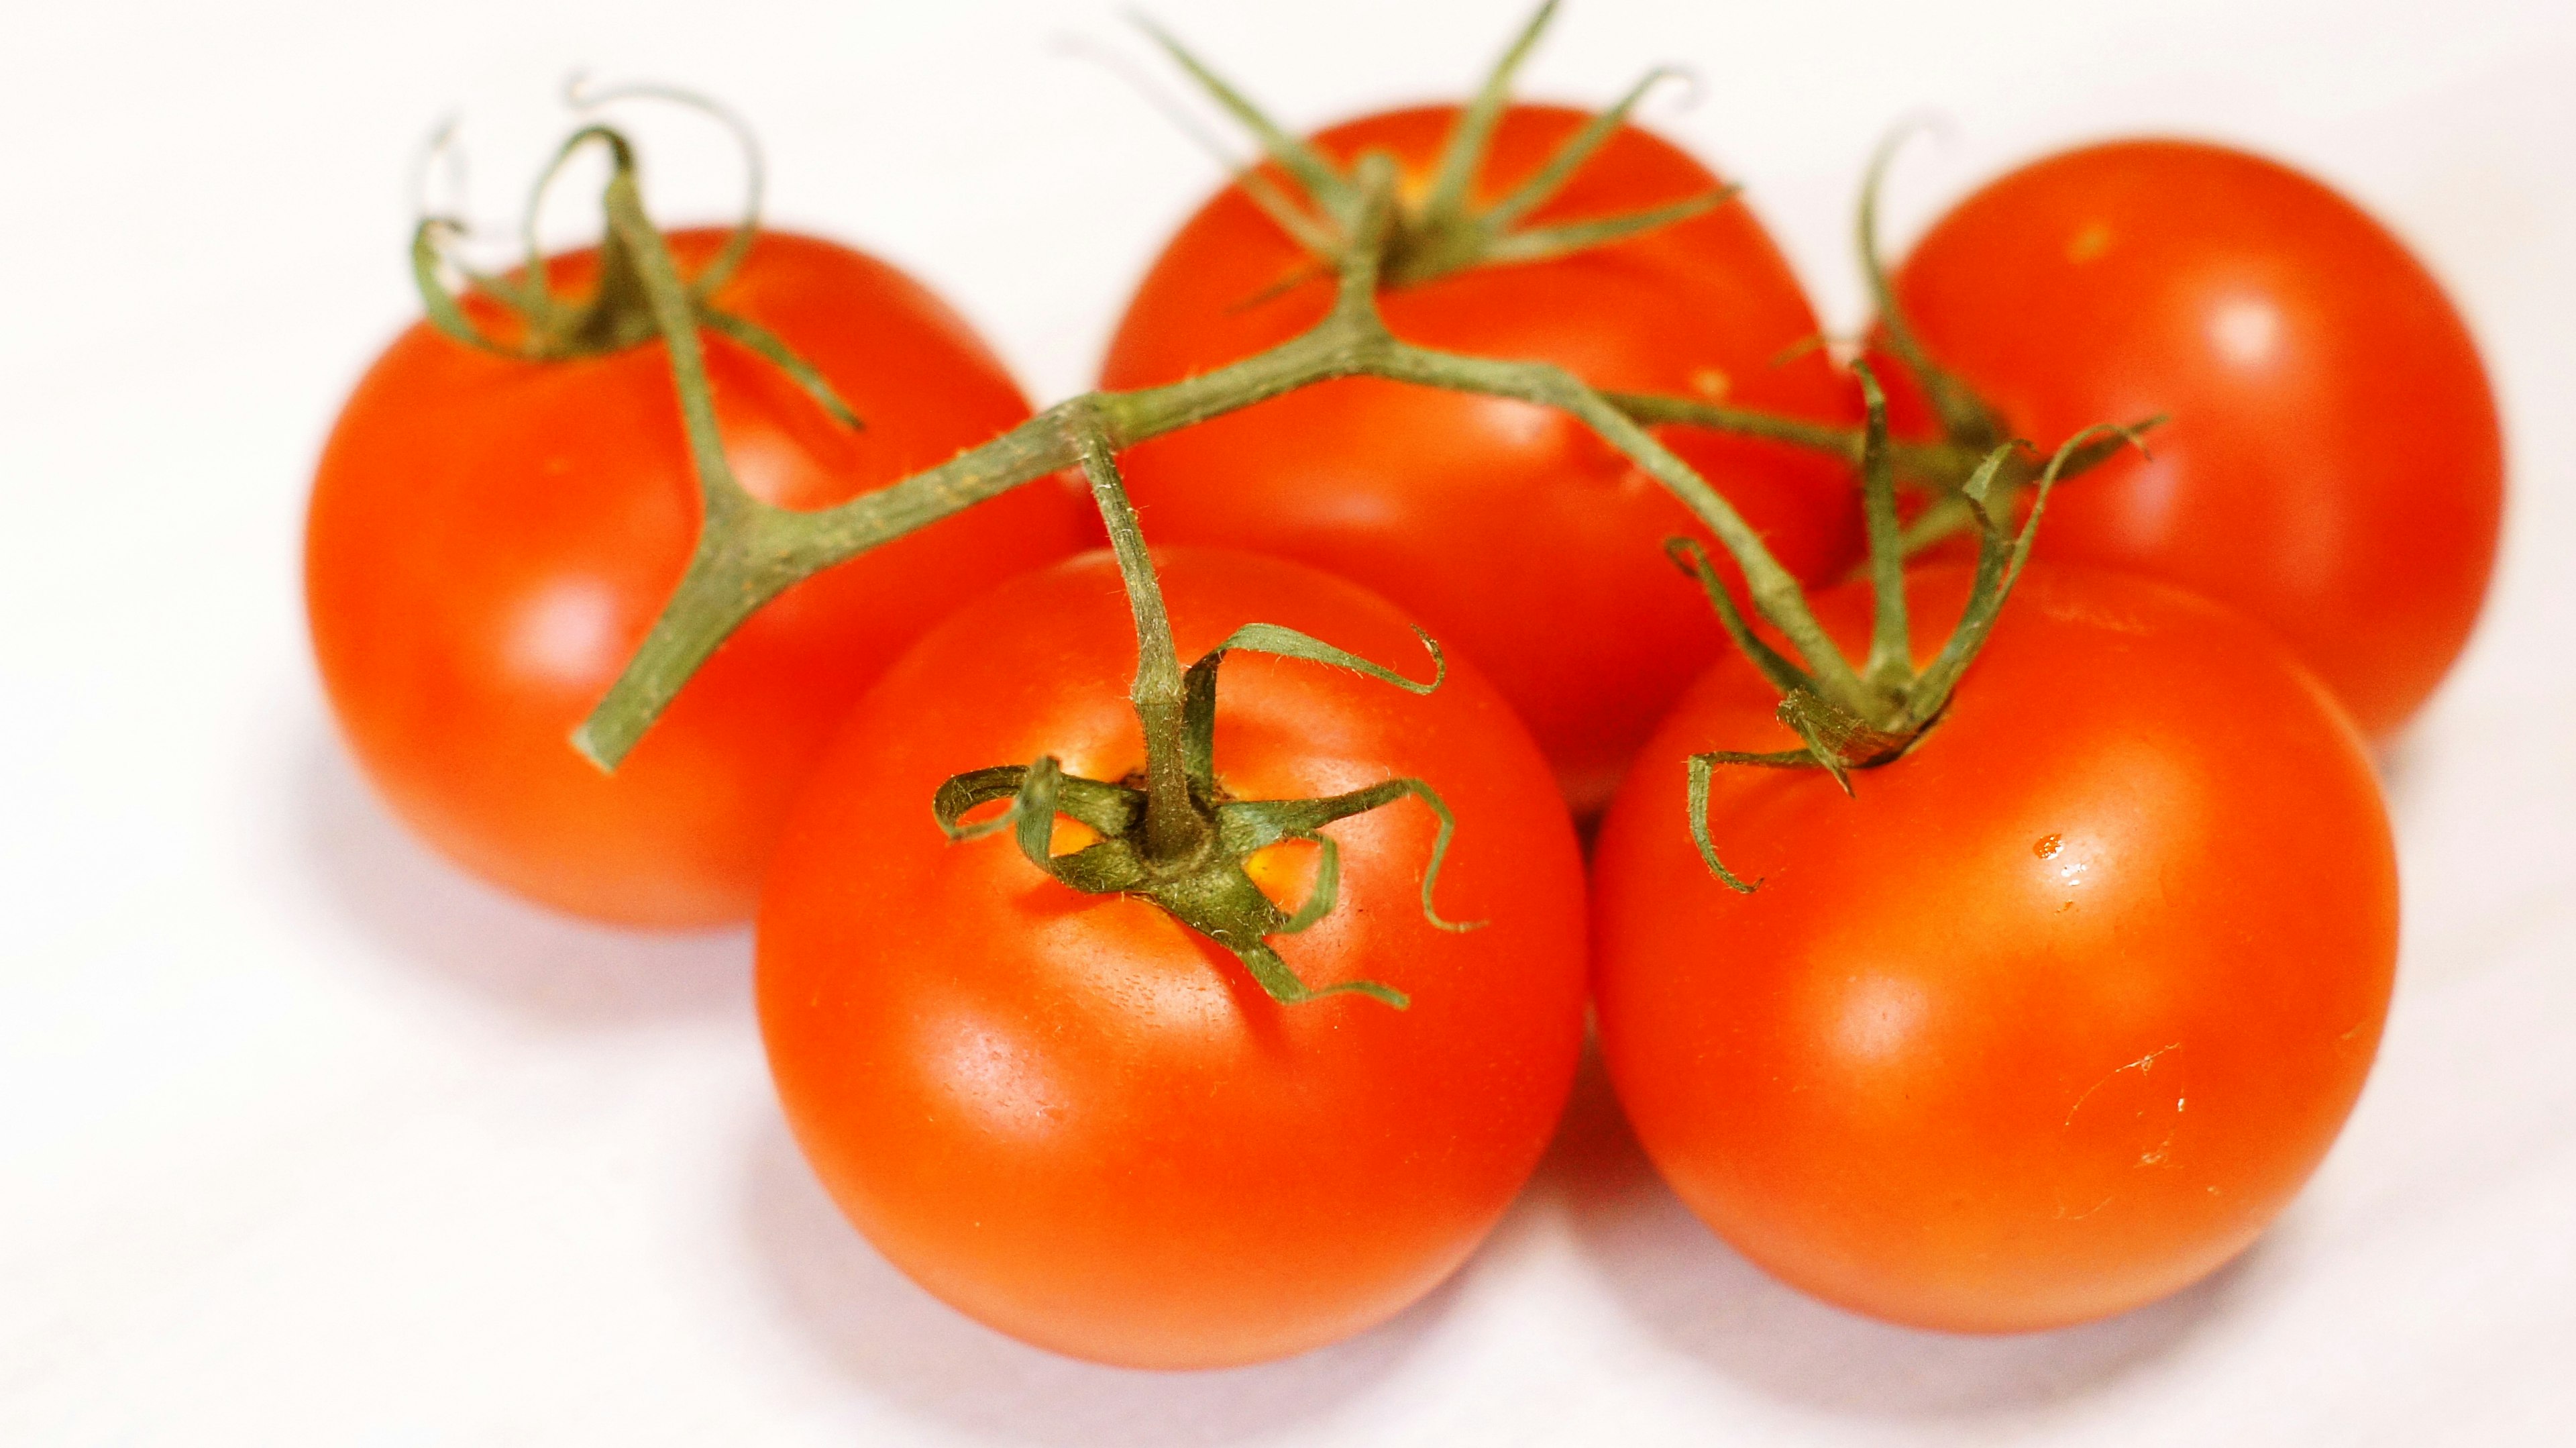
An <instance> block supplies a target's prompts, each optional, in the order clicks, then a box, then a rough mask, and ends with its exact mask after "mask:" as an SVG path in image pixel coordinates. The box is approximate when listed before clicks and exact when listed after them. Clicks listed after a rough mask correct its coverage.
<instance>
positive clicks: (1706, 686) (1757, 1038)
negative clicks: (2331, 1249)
mask: <svg viewBox="0 0 2576 1448" xmlns="http://www.w3.org/2000/svg"><path fill="white" fill-rule="evenodd" d="M1965 592H1966V581H1965V574H1964V572H1963V571H1960V570H1953V569H1948V568H1935V569H1931V570H1927V571H1925V572H1924V573H1921V574H1918V575H1917V578H1916V586H1915V588H1914V589H1913V590H1912V596H1913V597H1914V599H1915V602H1916V604H1917V607H1918V609H1919V610H1923V611H1924V612H1920V613H1918V623H1917V628H1916V635H1917V637H1918V638H1919V639H1925V640H1937V639H1938V638H1939V637H1940V630H1939V629H1935V628H1926V627H1924V623H1925V622H1927V621H1928V622H1930V623H1933V624H1938V625H1946V623H1947V621H1948V620H1949V619H1951V618H1954V617H1956V615H1957V612H1958V609H1959V607H1960V603H1961V600H1962V599H1963V597H1964V596H1965ZM1820 607H1821V608H1822V609H1823V610H1824V611H1825V612H1826V613H1827V616H1828V617H1829V618H1830V619H1832V620H1833V621H1834V623H1835V626H1836V631H1837V633H1838V634H1839V635H1840V636H1842V637H1843V638H1845V639H1846V640H1849V641H1851V642H1854V643H1857V642H1858V641H1859V640H1861V639H1862V638H1863V637H1865V634H1866V627H1867V624H1866V597H1865V595H1864V594H1862V593H1860V592H1859V591H1857V590H1852V589H1845V590H1838V591H1837V592H1836V593H1835V594H1834V595H1830V596H1828V597H1827V598H1826V599H1825V600H1823V601H1822V602H1821V604H1820ZM1927 614H1928V619H1927V617H1926V615H1927ZM1924 652H1926V653H1927V654H1928V652H1929V650H1925V651H1924ZM1788 747H1795V741H1794V739H1793V738H1792V737H1791V736H1790V735H1789V733H1788V731H1787V730H1786V729H1785V728H1783V727H1781V726H1780V725H1778V724H1777V723H1775V722H1774V721H1773V720H1772V718H1771V715H1770V700H1769V695H1768V694H1767V692H1766V690H1765V686H1764V685H1763V683H1762V682H1761V680H1760V679H1759V678H1758V677H1757V676H1756V675H1754V674H1753V672H1752V671H1751V669H1750V668H1749V667H1746V666H1744V665H1742V664H1741V663H1739V662H1733V661H1730V662H1728V663H1725V664H1721V665H1719V666H1718V667H1717V668H1716V669H1713V670H1711V671H1710V672H1709V674H1708V675H1707V676H1706V677H1705V678H1704V679H1702V680H1701V682H1700V683H1699V684H1698V685H1696V686H1695V687H1694V688H1693V690H1692V692H1691V693H1690V695H1689V696H1688V697H1686V698H1685V699H1684V701H1683V703H1682V704H1681V706H1680V708H1679V709H1677V710H1676V711H1675V712H1674V714H1673V717H1672V718H1671V719H1669V720H1668V721H1666V723H1665V725H1664V728H1663V729H1662V731H1661V732H1660V733H1658V734H1657V735H1656V737H1655V739H1654V740H1653V741H1652V742H1650V743H1649V744H1648V745H1647V746H1646V751H1645V753H1644V754H1642V755H1641V756H1640V757H1639V763H1638V767H1637V768H1636V770H1635V771H1634V773H1633V774H1632V775H1631V777H1630V780H1629V783H1628V784H1627V786H1626V787H1625V788H1624V789H1623V790H1622V791H1621V793H1620V797H1619V801H1618V803H1617V804H1616V805H1615V806H1614V807H1613V808H1612V810H1611V813H1610V817H1609V819H1608V821H1607V822H1606V823H1605V825H1604V827H1603V830H1602V833H1601V837H1600V839H1599V841H1598V843H1597V847H1596V851H1595V856H1594V877H1593V878H1594V882H1595V890H1596V907H1595V916H1594V919H1595V935H1594V947H1595V955H1596V966H1595V997H1594V999H1595V1002H1596V1009H1597V1011H1598V1019H1599V1022H1600V1030H1601V1041H1602V1047H1603V1054H1604V1056H1605V1058H1606V1060H1607V1062H1608V1065H1609V1068H1610V1074H1611V1078H1612V1080H1613V1082H1614V1083H1615V1084H1616V1086H1617V1089H1618V1093H1619V1098H1620V1100H1621V1102H1622V1104H1623V1105H1624V1106H1625V1107H1626V1108H1627V1111H1628V1114H1629V1119H1630V1121H1631V1122H1632V1123H1633V1124H1634V1125H1635V1127H1636V1129H1637V1134H1638V1137H1639V1140H1640V1141H1641V1142H1642V1143H1643V1144H1644V1146H1645V1148H1646V1151H1647V1153H1648V1155H1650V1156H1651V1157H1652V1158H1653V1159H1654V1161H1655V1163H1656V1165H1657V1166H1658V1167H1659V1168H1660V1169H1661V1170H1662V1172H1663V1174H1664V1176H1665V1178H1666V1179H1667V1180H1668V1181H1670V1182H1671V1183H1672V1185H1673V1187H1674V1189H1675V1190H1676V1191H1678V1192H1679V1193H1680V1194H1681V1196H1682V1198H1683V1200H1684V1201H1686V1202H1688V1203H1689V1204H1690V1206H1691V1209H1692V1210H1693V1211H1695V1212H1697V1213H1698V1214H1699V1216H1700V1217H1701V1218H1702V1219H1703V1220H1704V1221H1706V1222H1707V1223H1708V1224H1709V1225H1710V1226H1711V1227H1713V1228H1715V1229H1716V1230H1717V1231H1718V1233H1719V1234H1721V1235H1722V1236H1724V1237H1725V1238H1726V1239H1727V1240H1728V1241H1730V1242H1732V1243H1733V1244H1734V1245H1735V1246H1736V1247H1738V1248H1739V1249H1741V1250H1742V1251H1743V1252H1744V1253H1745V1255H1746V1256H1748V1257H1750V1258H1752V1259H1753V1260H1754V1261H1755V1262H1757V1263H1759V1264H1760V1265H1762V1266H1763V1267H1765V1268H1767V1269H1768V1270H1770V1271H1771V1272H1773V1273H1774V1274H1776V1275H1778V1276H1779V1277H1781V1278H1783V1279H1785V1280H1786V1281H1788V1282H1790V1283H1791V1284H1793V1285H1795V1286H1797V1287H1800V1288H1803V1289H1805V1290H1806V1291H1809V1292H1812V1293H1814V1294H1816V1295H1817V1296H1819V1297H1823V1298H1825V1299H1827V1300H1829V1301H1832V1302H1836V1303H1839V1304H1842V1305H1843V1306H1846V1307H1849V1308H1852V1309H1854V1310H1857V1311H1860V1312H1866V1313H1869V1314H1871V1315H1873V1316H1877V1317H1883V1318H1887V1319H1890V1320H1892V1321H1896V1322H1902V1323H1909V1324H1914V1325H1919V1326H1926V1327H1938V1328H1948V1329H1954V1330H1966V1331H2016V1330H2023V1329H2033V1328H2044V1327H2054V1326H2058V1325H2061V1324H2065V1323H2072V1322H2079V1321H2082V1320H2085V1319H2088V1318H2093V1317H2099V1316H2103V1315H2106V1314H2109V1313H2114V1312H2119V1311H2123V1310H2125V1309H2127V1308H2131V1307H2135V1306H2138V1305H2139V1304H2142V1303H2145V1302H2148V1301H2152V1300H2153V1299H2155V1298H2158V1297H2161V1296H2163V1295H2165V1294H2167V1293H2170V1292H2173V1291H2175V1290H2176V1289H2178V1288H2181V1287H2183V1286H2184V1285H2186V1284H2188V1283H2190V1282H2192V1281H2194V1280H2196V1279H2198V1278H2199V1277H2201V1276H2203V1275H2204V1274H2206V1273H2208V1272H2210V1271H2211V1270H2213V1269H2214V1268H2216V1267H2217V1266H2219V1264H2221V1263H2223V1262H2225V1261H2226V1260H2227V1259H2228V1258H2230V1257H2232V1256H2234V1255H2235V1254H2236V1253H2237V1252H2238V1251H2240V1250H2242V1249H2243V1248H2244V1247H2245V1246H2246V1245H2247V1244H2248V1243H2250V1242H2251V1241H2252V1240H2253V1239H2254V1237H2255V1236H2256V1234H2258V1233H2259V1232H2261V1231H2262V1229H2263V1227H2264V1226H2265V1224H2267V1223H2268V1222H2270V1221H2271V1220H2272V1218H2273V1217H2274V1215H2275V1214H2277V1213H2278V1212H2279V1211H2280V1210H2281V1208H2282V1207H2283V1205H2284V1204H2285V1203H2287V1202H2288V1201H2289V1199H2290V1197H2291V1196H2292V1194H2293V1193H2295V1192H2296V1191H2297V1190H2298V1188H2299V1186H2300V1184H2301V1183H2302V1182H2303V1181H2305V1180H2306V1178H2307V1176H2308V1174H2309V1172H2310V1171H2311V1170H2312V1169H2313V1168H2314V1167H2315V1166H2316V1164H2317V1162H2318V1160H2319V1159H2320V1158H2321V1157H2322V1156H2323V1155H2324V1154H2325V1151H2326V1148H2327V1146H2328V1145H2329V1144H2330V1143H2331V1142H2332V1141H2333V1140H2334V1137H2335V1133H2336V1132H2337V1131H2338V1130H2339V1129H2340V1127H2341V1125H2342V1123H2343V1120H2344V1117H2345V1115H2346V1113H2347V1112H2348V1111H2349V1110H2350V1109H2351V1107H2352V1104H2353V1101H2354V1099H2355V1097H2356V1096H2357V1095H2358V1093H2359V1092H2360V1090H2361V1086H2362V1080H2363V1077H2364V1075H2365V1074H2366V1073H2367V1072H2368V1070H2369V1067H2370V1062H2371V1058H2372V1055H2373V1053H2374V1051H2375V1050H2376V1048H2377V1045H2378V1041H2379V1034H2380V1027H2381V1024H2382V1022H2383V1020H2384V1018H2385V1015H2386V1011H2387V1007H2388V996H2389V988H2390V984H2391V973H2392V970H2393V967H2394V962H2395V956H2396V945H2397V878H2396V864H2395V859H2394V856H2393V853H2392V845H2391V841H2390V837H2389V830H2388V824H2387V819H2386V815H2385V813H2384V811H2383V809H2382V807H2381V805H2380V801H2379V793H2378V788H2377V784H2376V781H2375V779H2374V777H2373V775H2372V772H2371V767H2370V763H2369V760H2368V758H2367V757H2366V756H2365V754H2364V753H2363V750H2362V748H2361V744H2360V740H2359V738H2358V736H2357V735H2355V734H2354V733H2353V731H2352V729H2351V727H2350V725H2349V724H2348V722H2346V720H2345V719H2344V717H2343V716H2342V714H2341V713H2340V712H2339V711H2338V710H2337V709H2336V708H2335V707H2334V705H2333V704H2332V703H2331V702H2330V700H2329V698H2328V696H2327V695H2326V693H2325V691H2324V690H2323V688H2322V687H2321V686H2319V685H2318V684H2317V683H2316V682H2315V681H2314V680H2313V679H2312V678H2311V677H2310V676H2309V675H2308V673H2307V672H2306V671H2305V670H2304V669H2301V668H2300V667H2298V666H2297V665H2296V664H2294V663H2293V662H2292V661H2291V658H2290V656H2289V655H2288V653H2287V652H2286V651H2284V650H2283V649H2282V648H2281V646H2280V645H2279V644H2278V643H2277V642H2275V641H2274V640H2273V638H2272V637H2271V636H2270V635H2269V634H2268V633H2267V632H2266V631H2264V630H2263V629H2262V628H2260V627H2259V626H2257V625H2255V624H2253V623H2251V622H2249V621H2247V620H2245V619H2243V618H2242V617H2240V616H2238V615H2235V614H2233V613H2230V612H2227V611H2225V610H2223V609H2221V608H2219V607H2218V606H2216V605H2213V604H2209V603H2206V602H2204V601H2202V600H2199V599H2197V598H2194V597H2192V596H2190V595H2186V594H2183V593H2181V592H2179V591H2175V590H2172V589H2169V588H2167V587H2165V586H2163V585H2160V584H2156V583H2154V582H2151V581H2149V580H2146V579H2143V578H2136V577H2130V576H2123V575H2118V574H2112V573H2097V572H2091V571H2078V570H2056V571H2052V570H2050V569H2049V568H2047V567H2046V566H2044V565H2038V566H2034V567H2033V568H2032V569H2031V570H2030V572H2029V573H2028V574H2027V575H2026V576H2025V577H2024V579H2023V580H2022V582H2021V585H2020V587H2019V588H2018V589H2017V591H2016V592H2015V594H2014V596H2013V598H2012V599H2011V600H2010V601H2009V603H2008V604H2007V605H2006V607H2005V609H2004V613H2003V616H2002V619H2001V620H2000V621H1999V622H1998V624H1997V625H1996V628H1995V631H1994V634H1993V636H1992V638H1991V639H1990V641H1989V644H1988V647H1987V649H1986V651H1985V653H1984V655H1983V656H1982V657H1981V658H1980V659H1979V660H1978V661H1977V662H1976V663H1975V664H1974V665H1973V666H1972V667H1971V668H1970V670H1969V672H1968V674H1967V676H1966V678H1965V679H1964V680H1963V681H1962V683H1961V686H1960V688H1959V692H1958V693H1957V695H1956V696H1955V697H1954V699H1953V701H1952V703H1951V705H1950V707H1949V709H1948V711H1947V712H1946V714H1945V715H1944V717H1943V718H1942V719H1941V720H1940V721H1939V722H1937V723H1936V724H1935V725H1934V726H1933V728H1932V729H1931V731H1930V732H1929V733H1927V734H1926V735H1925V736H1924V737H1923V739H1922V740H1921V742H1920V743H1919V744H1918V745H1917V746H1916V747H1915V749H1914V750H1913V751H1912V752H1911V753H1909V754H1907V755H1906V756H1905V757H1903V758H1901V759H1899V760H1897V761H1896V762H1894V763H1892V764H1889V765H1886V766H1884V767H1881V768H1877V769H1871V770H1866V771H1860V772H1857V773H1855V774H1854V776H1853V784H1854V788H1855V789H1856V791H1857V798H1851V799H1847V798H1845V797H1844V796H1843V795H1842V794H1841V793H1840V792H1839V791H1838V790H1837V789H1836V788H1835V787H1834V784H1833V781H1832V780H1831V779H1830V778H1828V777H1827V776H1825V775H1824V774H1823V773H1822V772H1821V771H1797V772H1789V771H1777V770H1763V769H1754V768H1742V767H1738V768H1732V769H1721V770H1720V771H1719V772H1718V774H1717V776H1716V779H1715V788H1714V791H1713V802H1712V808H1711V810H1710V821H1711V827H1712V830H1713V832H1714V835H1715V838H1716V842H1717V845H1718V849H1719V851H1720V853H1721V855H1722V856H1723V857H1725V858H1726V859H1727V861H1728V863H1729V864H1730V865H1731V866H1732V867H1733V868H1734V870H1735V871H1736V872H1737V873H1738V874H1739V875H1742V876H1744V877H1746V878H1748V879H1750V878H1754V877H1760V879H1761V881H1762V883H1761V886H1760V888H1759V889H1758V890H1757V891H1756V892H1755V893H1753V894H1751V895H1738V894H1736V893H1734V892H1732V891H1730V890H1728V889H1727V888H1726V887H1725V886H1723V885H1722V884H1720V883H1719V882H1718V881H1717V880H1715V879H1713V878H1711V877H1710V875H1709V873H1708V871H1707V869H1706V868H1705V867H1704V866H1703V865H1702V864H1701V862H1700V859H1699V857H1698V854H1697V853H1696V851H1695V850H1694V848H1693V846H1692V843H1691V838H1690V833H1689V829H1688V826H1687V822H1686V818H1687V817H1686V813H1685V804H1684V792H1683V791H1684V769H1683V759H1684V757H1685V756H1686V755H1688V754H1690V753H1692V752H1694V751H1700V750H1708V749H1720V748H1724V749H1777V748H1788Z"/></svg>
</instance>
